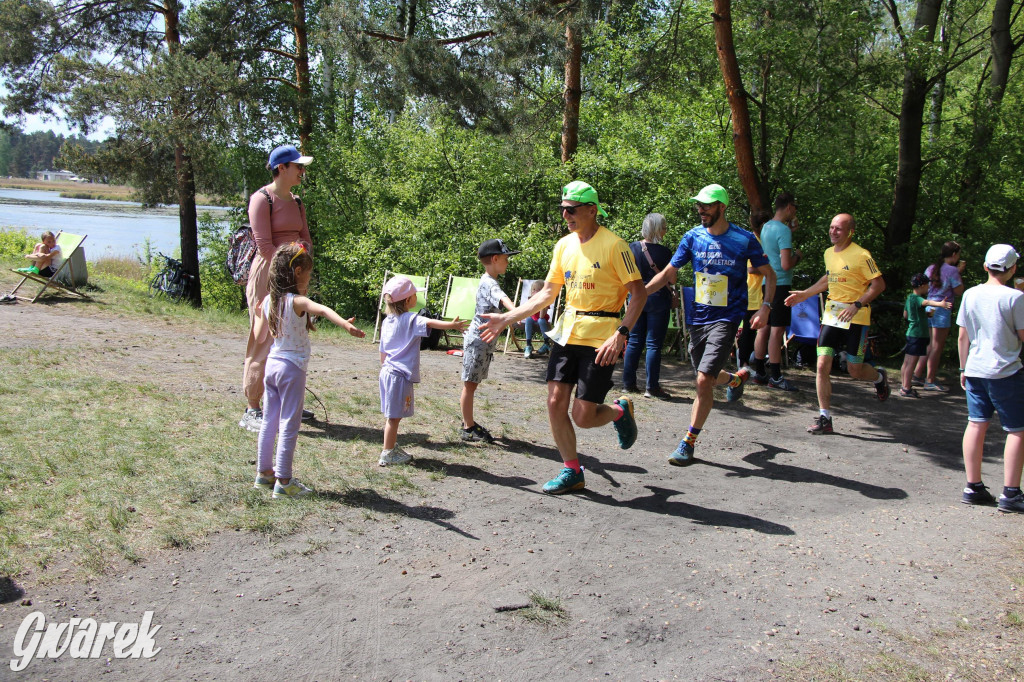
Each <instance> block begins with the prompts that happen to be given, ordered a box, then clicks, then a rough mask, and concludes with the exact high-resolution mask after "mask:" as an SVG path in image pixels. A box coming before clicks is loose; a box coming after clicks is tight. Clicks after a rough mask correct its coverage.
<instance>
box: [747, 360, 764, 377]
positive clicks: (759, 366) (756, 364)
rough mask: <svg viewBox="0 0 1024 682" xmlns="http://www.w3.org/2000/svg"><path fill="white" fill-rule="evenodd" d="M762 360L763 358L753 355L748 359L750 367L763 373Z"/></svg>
mask: <svg viewBox="0 0 1024 682" xmlns="http://www.w3.org/2000/svg"><path fill="white" fill-rule="evenodd" d="M764 362H765V358H758V357H755V358H754V359H753V360H751V361H750V367H751V369H753V370H754V371H755V372H757V373H758V374H764Z"/></svg>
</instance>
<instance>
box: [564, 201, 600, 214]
mask: <svg viewBox="0 0 1024 682" xmlns="http://www.w3.org/2000/svg"><path fill="white" fill-rule="evenodd" d="M593 205H594V204H593V203H591V202H589V201H588V202H587V203H585V204H579V205H577V206H563V205H561V204H559V206H558V210H559V211H565V212H566V213H568V214H569V215H576V209H577V208H583V207H584V206H593Z"/></svg>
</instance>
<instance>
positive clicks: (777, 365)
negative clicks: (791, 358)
mask: <svg viewBox="0 0 1024 682" xmlns="http://www.w3.org/2000/svg"><path fill="white" fill-rule="evenodd" d="M768 374H769V375H770V376H771V378H772V379H775V380H776V381H778V380H779V379H781V378H782V363H781V362H769V363H768Z"/></svg>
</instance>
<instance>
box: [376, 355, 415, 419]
mask: <svg viewBox="0 0 1024 682" xmlns="http://www.w3.org/2000/svg"><path fill="white" fill-rule="evenodd" d="M414 385H415V384H413V383H412V382H411V381H409V380H408V379H407V378H406V377H405V375H404V374H400V373H399V372H395V371H394V370H392V369H391V368H390V367H381V369H380V411H381V412H382V413H383V414H384V416H385V417H387V418H388V419H405V418H406V417H411V416H412V413H413V407H414V404H415V396H414V395H413V386H414Z"/></svg>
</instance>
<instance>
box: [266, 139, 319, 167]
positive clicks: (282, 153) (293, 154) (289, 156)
mask: <svg viewBox="0 0 1024 682" xmlns="http://www.w3.org/2000/svg"><path fill="white" fill-rule="evenodd" d="M312 161H313V157H312V156H303V155H302V154H300V153H299V150H298V149H296V148H295V145H293V144H284V145H281V146H280V147H278V148H276V149H275V150H274V151H272V152H270V161H269V162H268V163H267V165H268V166H270V170H274V169H275V168H277V167H278V166H280V165H281V164H282V163H301V164H302V165H303V166H308V165H309V164H310V162H312Z"/></svg>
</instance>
